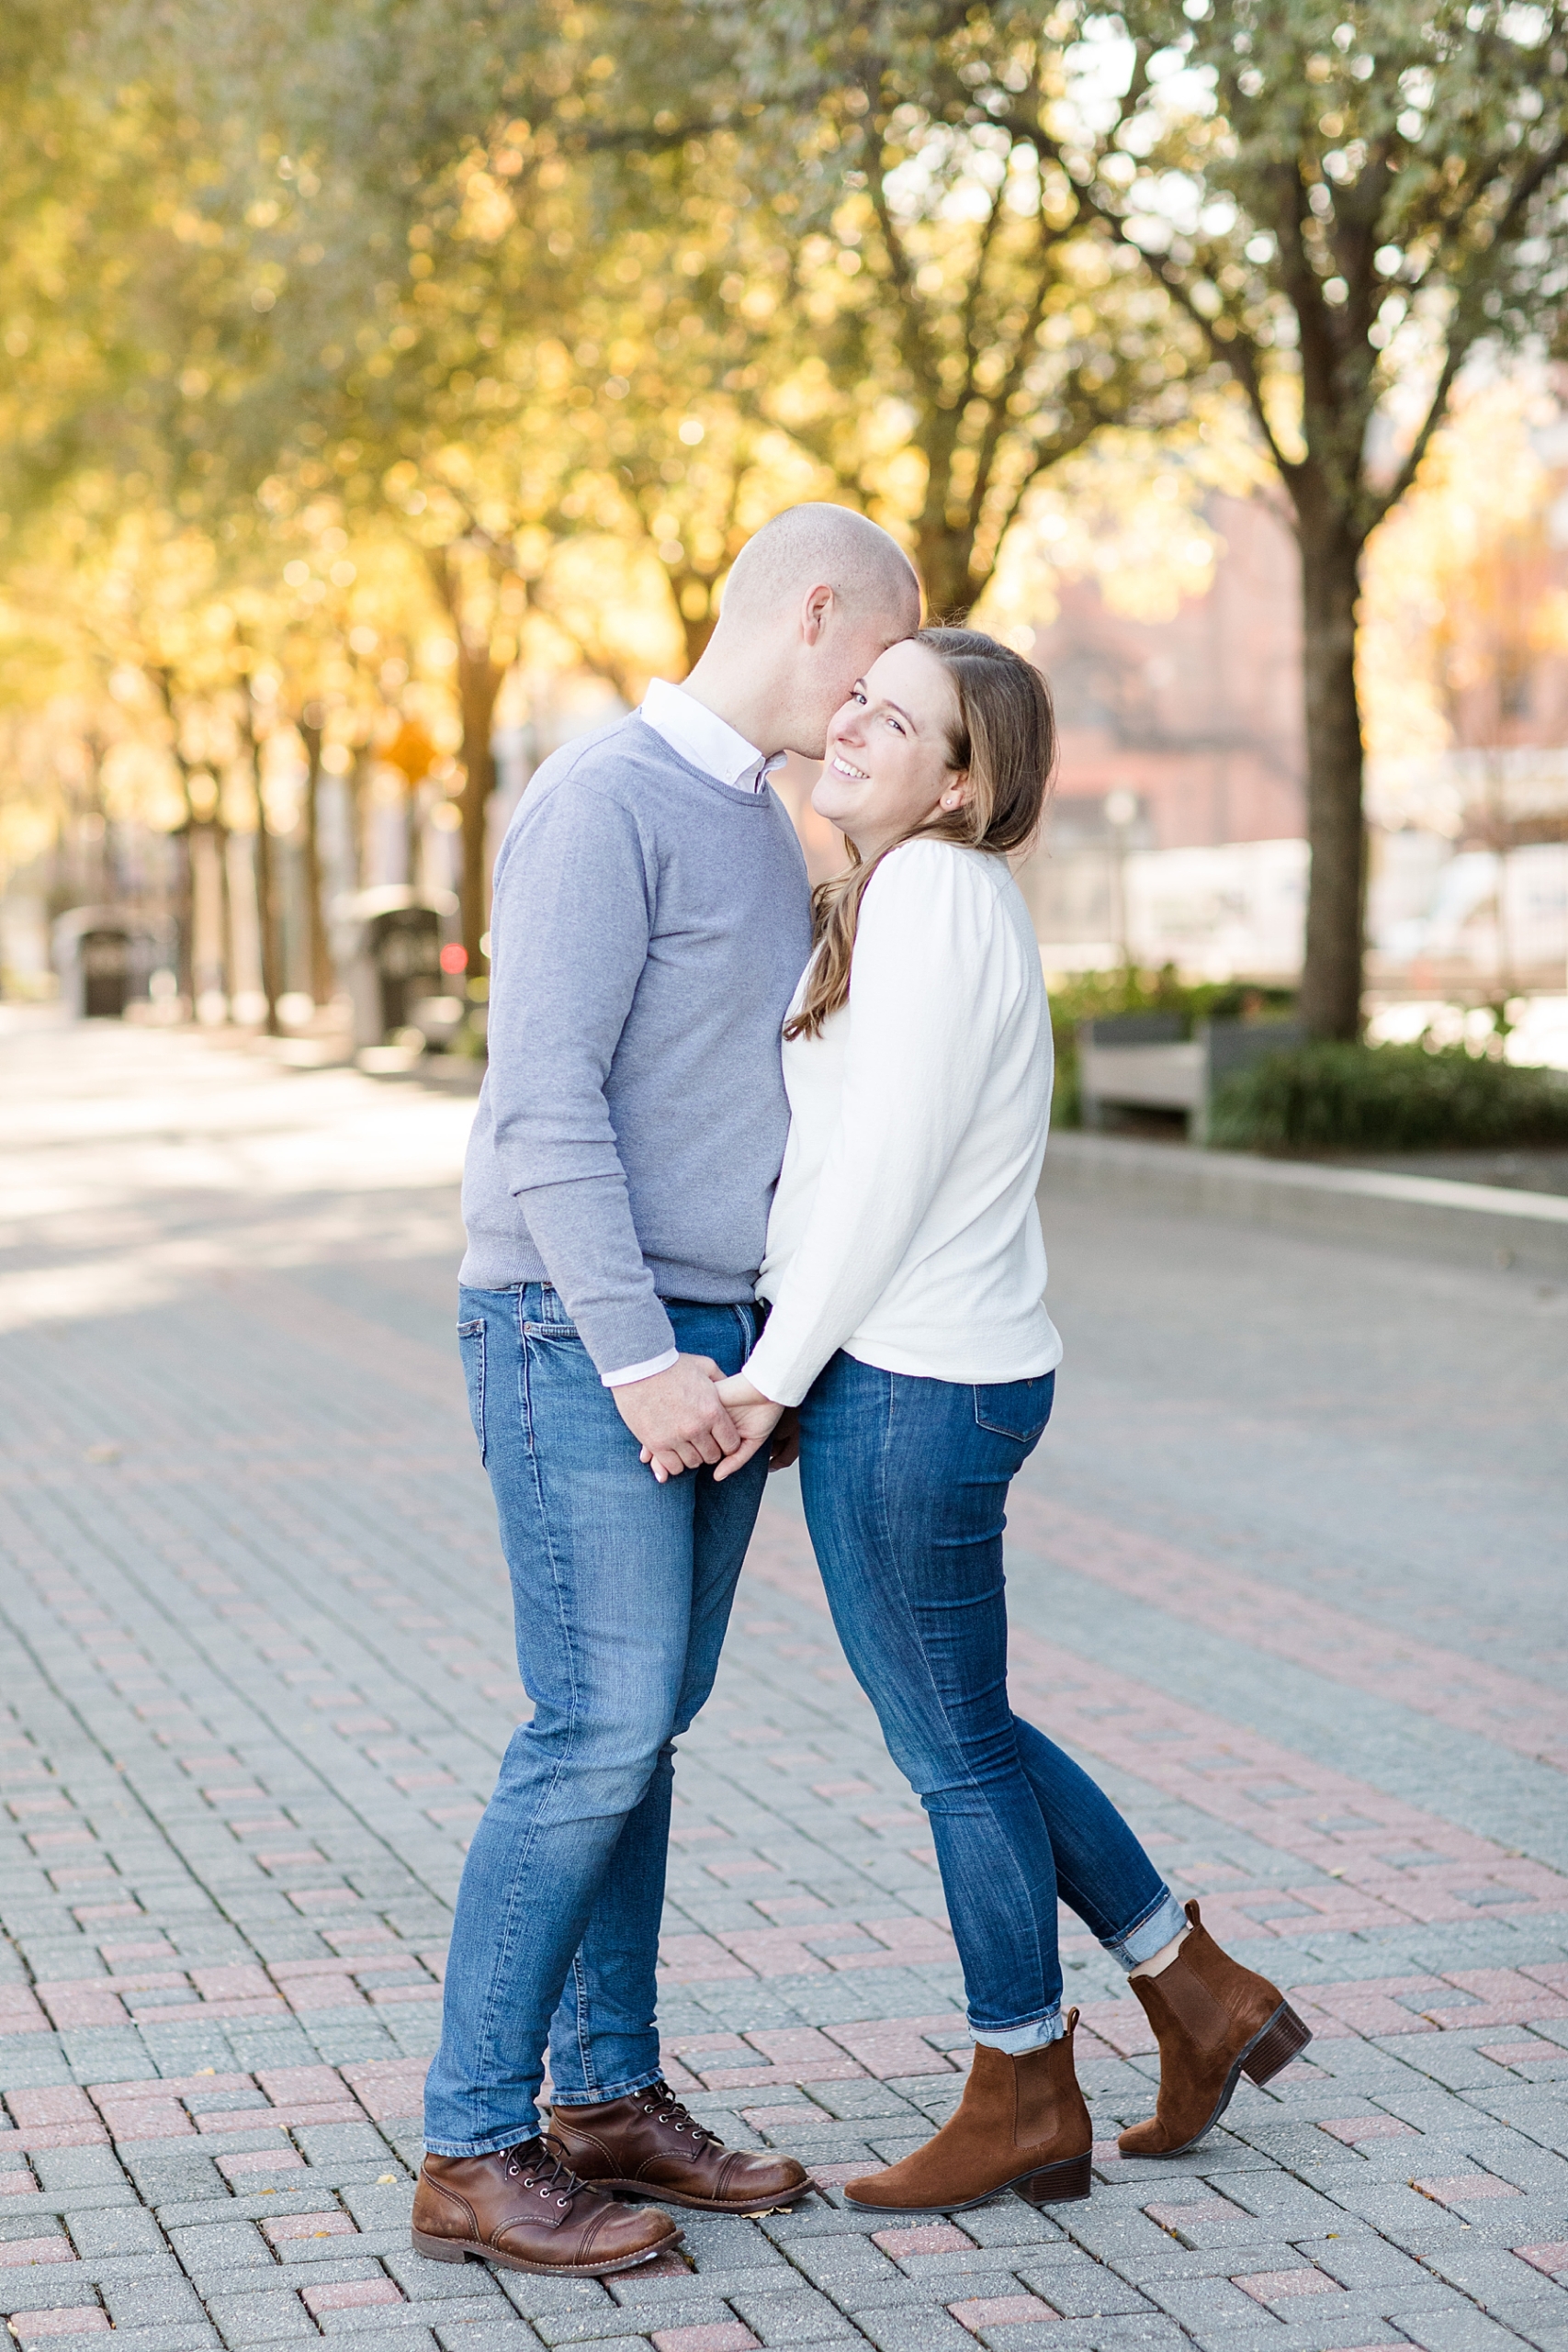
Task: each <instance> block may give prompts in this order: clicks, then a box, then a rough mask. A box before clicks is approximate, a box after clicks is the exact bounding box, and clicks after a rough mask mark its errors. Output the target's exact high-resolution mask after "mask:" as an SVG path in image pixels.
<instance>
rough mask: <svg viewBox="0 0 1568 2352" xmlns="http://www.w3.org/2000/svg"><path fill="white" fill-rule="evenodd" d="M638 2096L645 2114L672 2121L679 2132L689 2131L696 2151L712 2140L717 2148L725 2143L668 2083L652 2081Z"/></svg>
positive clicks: (662, 2120) (657, 2120) (658, 2120)
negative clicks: (684, 2102) (685, 2104)
mask: <svg viewBox="0 0 1568 2352" xmlns="http://www.w3.org/2000/svg"><path fill="white" fill-rule="evenodd" d="M637 2097H638V2098H639V2100H640V2101H641V2104H642V2111H643V2113H644V2114H645V2115H651V2116H652V2117H653V2119H654V2120H655V2121H656V2122H658V2123H672V2124H673V2125H674V2127H675V2129H676V2131H689V2132H690V2133H691V2135H692V2146H693V2149H694V2150H696V2149H699V2148H701V2147H702V2146H703V2144H704V2143H705V2142H711V2143H712V2144H713V2145H714V2146H715V2147H716V2148H721V2147H722V2146H723V2145H724V2143H723V2141H722V2140H721V2139H720V2138H719V2136H718V2134H717V2132H716V2131H709V2130H708V2128H707V2126H706V2124H705V2123H699V2122H698V2121H697V2119H696V2117H695V2116H694V2114H693V2113H692V2112H691V2110H690V2109H689V2108H686V2107H683V2106H682V2103H681V2101H680V2100H679V2099H678V2098H676V2096H675V2094H674V2092H673V2091H672V2090H671V2087H670V2086H669V2084H668V2083H665V2082H658V2083H650V2084H649V2086H648V2088H647V2090H645V2091H639V2092H638V2094H637Z"/></svg>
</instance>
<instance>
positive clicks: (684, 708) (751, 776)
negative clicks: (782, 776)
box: [641, 678, 785, 792]
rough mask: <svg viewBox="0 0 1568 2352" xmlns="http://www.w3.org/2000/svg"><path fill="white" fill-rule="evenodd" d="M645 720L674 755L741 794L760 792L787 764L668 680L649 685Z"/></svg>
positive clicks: (781, 755) (644, 701)
mask: <svg viewBox="0 0 1568 2352" xmlns="http://www.w3.org/2000/svg"><path fill="white" fill-rule="evenodd" d="M641 717H642V718H643V719H644V721H645V722H646V724H647V725H648V726H649V727H651V728H652V729H653V731H654V733H655V734H656V735H661V736H662V737H663V739H664V741H666V742H667V743H668V744H669V746H670V748H671V751H672V752H680V754H681V757H682V759H683V760H690V762H691V763H692V765H693V766H694V767H696V768H701V770H702V772H703V774H704V775H711V776H712V777H713V778H714V780H715V782H716V783H718V784H728V785H729V786H731V787H732V788H733V789H734V790H736V791H738V792H761V789H762V786H764V785H765V784H766V782H767V780H768V778H769V776H770V775H772V774H773V770H774V769H775V768H778V767H782V766H783V765H784V758H785V754H784V752H773V754H772V755H771V756H770V755H769V754H768V753H766V752H759V751H758V749H757V746H756V745H755V743H749V742H748V741H746V738H745V736H744V735H740V734H738V733H737V732H736V729H734V728H733V727H731V726H730V724H729V722H728V719H724V718H720V717H719V716H718V713H717V712H716V711H714V710H709V708H708V707H707V705H706V704H705V703H700V702H699V701H698V700H697V698H696V696H695V695H689V694H686V693H684V692H683V691H682V688H681V687H680V686H672V685H671V684H669V682H668V680H666V679H664V678H653V679H650V680H649V688H648V692H647V694H646V695H644V696H643V698H642V709H641Z"/></svg>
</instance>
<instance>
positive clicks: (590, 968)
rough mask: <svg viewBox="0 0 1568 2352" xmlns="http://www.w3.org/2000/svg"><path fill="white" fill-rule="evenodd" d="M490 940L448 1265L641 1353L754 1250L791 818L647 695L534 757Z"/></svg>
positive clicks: (788, 936)
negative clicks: (648, 717)
mask: <svg viewBox="0 0 1568 2352" xmlns="http://www.w3.org/2000/svg"><path fill="white" fill-rule="evenodd" d="M810 945H811V909H810V892H809V888H808V886H807V878H806V864H805V860H804V858H803V857H802V855H801V851H800V844H799V842H798V841H797V840H796V838H795V828H794V826H793V825H792V824H791V822H790V820H789V816H788V812H787V811H786V810H785V809H784V805H783V803H782V802H781V801H780V799H779V798H778V797H777V795H776V794H775V793H774V792H773V790H772V789H771V787H770V788H765V789H763V790H762V791H761V792H752V791H750V790H749V789H748V790H744V791H742V790H739V789H737V788H735V787H734V786H729V785H726V784H720V783H718V782H717V781H716V779H715V778H714V777H712V776H709V775H705V774H704V773H703V771H702V770H701V769H700V768H696V767H694V766H692V765H691V763H689V762H688V761H686V760H684V759H682V757H681V755H680V754H679V752H675V751H673V750H671V746H670V745H669V744H668V743H666V742H665V741H664V740H663V738H662V737H661V736H660V735H657V734H656V733H655V732H654V730H653V729H652V728H651V727H649V726H647V725H645V724H644V722H643V720H642V719H641V718H637V716H636V715H635V714H634V715H633V716H632V717H631V718H624V719H621V720H619V721H617V723H616V724H615V726H614V727H611V728H609V729H605V730H604V731H603V732H601V733H599V734H597V735H593V736H590V737H588V738H586V739H584V740H582V741H578V742H575V743H569V744H567V745H566V746H565V747H564V748H563V749H562V750H561V751H558V752H553V753H552V754H551V756H550V757H549V758H548V759H547V760H546V761H545V763H543V765H542V766H541V767H540V769H539V770H538V773H537V774H536V775H535V777H534V779H533V781H532V782H531V783H530V785H529V786H528V789H527V791H526V792H525V794H524V796H523V799H522V802H521V804H520V805H519V808H518V810H517V814H516V815H515V817H514V818H513V820H512V823H511V825H510V826H509V828H508V830H507V834H506V838H505V840H504V841H503V842H502V846H501V854H500V855H499V857H498V858H497V860H496V867H495V890H494V901H493V907H492V910H491V995H490V1068H489V1070H488V1071H487V1073H486V1076H485V1081H484V1085H483V1087H482V1089H481V1091H480V1093H479V1110H478V1113H477V1114H476V1117H475V1120H474V1127H473V1134H472V1136H471V1137H470V1139H469V1144H468V1161H467V1165H466V1167H465V1170H464V1175H463V1220H464V1223H465V1225H466V1226H467V1227H468V1253H467V1255H466V1256H465V1258H464V1260H463V1264H462V1269H461V1273H460V1276H459V1279H460V1280H461V1281H462V1282H463V1283H467V1284H468V1285H469V1286H470V1287H471V1288H474V1289H479V1290H501V1289H507V1288H510V1287H511V1286H512V1285H513V1283H525V1282H549V1283H553V1284H554V1286H555V1288H556V1289H557V1290H558V1292H559V1294H560V1296H561V1299H562V1301H563V1303H564V1305H565V1306H566V1309H567V1312H568V1313H569V1314H570V1317H571V1318H572V1320H573V1322H574V1323H575V1324H576V1326H577V1329H578V1332H579V1334H580V1336H581V1340H582V1341H583V1344H584V1345H585V1346H586V1348H587V1350H588V1351H589V1354H590V1355H591V1356H592V1359H593V1362H594V1363H595V1364H596V1365H597V1366H598V1368H599V1370H600V1372H601V1373H605V1372H616V1371H619V1370H621V1369H623V1368H624V1367H625V1366H626V1365H629V1364H637V1363H648V1362H649V1361H650V1360H651V1359H653V1358H654V1357H657V1356H659V1355H661V1354H663V1353H664V1352H665V1351H666V1350H668V1349H669V1348H671V1346H673V1345H674V1344H675V1341H674V1336H673V1332H672V1329H671V1323H670V1318H669V1317H668V1316H667V1315H666V1313H665V1311H664V1308H663V1306H662V1305H661V1303H660V1302H661V1300H663V1299H667V1298H669V1299H703V1300H708V1301H715V1302H720V1303H731V1302H737V1301H739V1300H742V1299H750V1297H751V1295H752V1292H753V1285H754V1283H755V1281H756V1276H757V1271H758V1268H759V1267H760V1266H761V1262H762V1250H763V1245H764V1242H765V1241H766V1238H767V1226H768V1208H769V1204H770V1202H771V1201H772V1198H773V1186H774V1183H775V1182H776V1181H777V1178H778V1172H779V1164H780V1162H781V1160H782V1159H783V1157H784V1137H785V1134H786V1132H787V1130H788V1126H789V1106H788V1104H787V1103H786V1101H785V1099H784V1081H783V1079H782V1077H781V1075H780V1069H779V1033H780V1029H781V1027H782V1025H783V1022H784V1013H785V1012H786V1011H787V1009H788V1006H789V1001H790V998H791V996H792V994H793V993H794V990H795V982H796V981H797V980H798V978H799V977H800V974H801V972H802V970H803V969H804V968H805V965H806V960H807V956H808V954H809V953H810Z"/></svg>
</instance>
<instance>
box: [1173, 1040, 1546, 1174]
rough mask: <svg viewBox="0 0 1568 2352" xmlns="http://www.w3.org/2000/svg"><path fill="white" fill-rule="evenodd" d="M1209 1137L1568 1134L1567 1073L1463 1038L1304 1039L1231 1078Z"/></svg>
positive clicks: (1469, 1139)
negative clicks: (1523, 1063) (1480, 1049)
mask: <svg viewBox="0 0 1568 2352" xmlns="http://www.w3.org/2000/svg"><path fill="white" fill-rule="evenodd" d="M1209 1140H1210V1142H1211V1143H1212V1144H1213V1145H1214V1146H1216V1147H1217V1148H1220V1149H1222V1150H1224V1149H1230V1150H1239V1151H1277V1152H1292V1151H1437V1150H1442V1149H1447V1150H1462V1149H1465V1148H1486V1147H1488V1146H1506V1145H1513V1144H1543V1143H1562V1142H1568V1079H1564V1078H1563V1076H1562V1074H1561V1072H1559V1071H1557V1070H1551V1069H1523V1068H1520V1067H1519V1066H1517V1064H1515V1063H1513V1062H1506V1061H1503V1060H1501V1059H1497V1060H1495V1059H1493V1058H1492V1057H1490V1056H1487V1055H1476V1054H1470V1053H1467V1052H1466V1051H1465V1049H1464V1047H1463V1046H1445V1047H1443V1048H1441V1049H1440V1050H1434V1049H1433V1048H1432V1047H1430V1046H1359V1045H1358V1046H1352V1045H1339V1044H1326V1043H1325V1044H1316V1045H1309V1046H1300V1047H1298V1048H1297V1049H1296V1050H1295V1051H1294V1052H1292V1053H1288V1054H1275V1055H1272V1056H1270V1057H1269V1060H1267V1061H1264V1062H1259V1063H1258V1066H1257V1068H1256V1069H1249V1070H1243V1071H1241V1072H1239V1073H1238V1074H1237V1076H1235V1078H1232V1079H1229V1080H1226V1082H1225V1084H1224V1086H1223V1087H1222V1088H1221V1089H1220V1091H1219V1092H1218V1094H1217V1095H1216V1097H1215V1100H1214V1105H1213V1112H1212V1114H1211V1117H1210V1125H1209Z"/></svg>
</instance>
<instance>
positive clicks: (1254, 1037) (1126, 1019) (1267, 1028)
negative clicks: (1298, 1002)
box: [1077, 1012, 1306, 1143]
mask: <svg viewBox="0 0 1568 2352" xmlns="http://www.w3.org/2000/svg"><path fill="white" fill-rule="evenodd" d="M1184 1025H1185V1024H1184V1023H1183V1021H1182V1018H1181V1015H1180V1014H1179V1013H1177V1012H1123V1013H1116V1014H1113V1015H1111V1016H1110V1017H1108V1018H1106V1019H1103V1020H1100V1021H1080V1022H1079V1023H1078V1029H1077V1039H1078V1091H1079V1095H1080V1099H1081V1102H1082V1118H1083V1124H1084V1125H1085V1126H1086V1127H1103V1126H1105V1125H1108V1124H1109V1122H1108V1120H1107V1116H1106V1114H1107V1113H1108V1112H1115V1111H1122V1110H1129V1111H1182V1112H1185V1113H1186V1114H1187V1133H1188V1136H1189V1138H1190V1141H1191V1142H1193V1143H1205V1142H1206V1141H1207V1140H1208V1132H1209V1105H1210V1103H1212V1102H1213V1096H1214V1092H1215V1090H1216V1089H1217V1088H1218V1087H1219V1086H1220V1084H1221V1083H1222V1082H1223V1080H1225V1079H1227V1078H1230V1077H1232V1076H1233V1075H1234V1074H1235V1071H1237V1070H1241V1069H1250V1068H1251V1067H1252V1065H1253V1063H1254V1062H1259V1061H1262V1060H1263V1059H1264V1058H1265V1057H1266V1056H1267V1055H1269V1054H1279V1053H1284V1052H1287V1051H1288V1050H1289V1049H1290V1048H1291V1047H1292V1046H1299V1045H1301V1044H1303V1041H1304V1039H1305V1035H1306V1032H1305V1031H1304V1030H1303V1027H1302V1025H1301V1023H1299V1022H1296V1021H1200V1022H1198V1023H1196V1025H1195V1026H1194V1029H1193V1032H1192V1035H1191V1036H1190V1037H1187V1036H1184V1035H1182V1031H1183V1028H1184Z"/></svg>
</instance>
